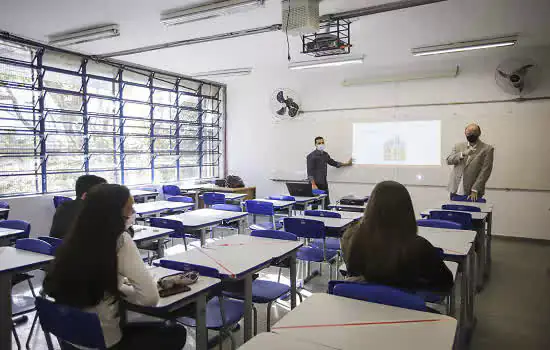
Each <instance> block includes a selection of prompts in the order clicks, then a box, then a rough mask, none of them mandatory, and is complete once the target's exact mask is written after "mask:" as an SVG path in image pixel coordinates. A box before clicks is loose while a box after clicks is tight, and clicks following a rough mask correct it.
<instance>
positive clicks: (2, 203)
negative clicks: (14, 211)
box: [0, 201, 10, 209]
mask: <svg viewBox="0 0 550 350" xmlns="http://www.w3.org/2000/svg"><path fill="white" fill-rule="evenodd" d="M0 208H3V209H9V208H10V204H9V203H8V202H5V201H0Z"/></svg>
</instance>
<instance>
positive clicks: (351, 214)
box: [322, 210, 363, 221]
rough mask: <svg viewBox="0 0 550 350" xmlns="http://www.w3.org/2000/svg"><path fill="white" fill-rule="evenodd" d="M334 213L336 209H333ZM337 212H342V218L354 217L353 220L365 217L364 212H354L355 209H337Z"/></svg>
mask: <svg viewBox="0 0 550 350" xmlns="http://www.w3.org/2000/svg"><path fill="white" fill-rule="evenodd" d="M322 211H328V212H331V211H330V210H322ZM332 212H333V213H334V212H335V211H332ZM336 213H338V214H340V217H341V218H342V219H352V220H355V221H357V220H361V218H362V217H363V213H357V212H353V211H337V212H336Z"/></svg>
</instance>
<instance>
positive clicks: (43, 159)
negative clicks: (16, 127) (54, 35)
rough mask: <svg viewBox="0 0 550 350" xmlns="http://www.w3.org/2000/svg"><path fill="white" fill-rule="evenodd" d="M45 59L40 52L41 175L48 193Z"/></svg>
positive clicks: (38, 55)
mask: <svg viewBox="0 0 550 350" xmlns="http://www.w3.org/2000/svg"><path fill="white" fill-rule="evenodd" d="M43 58H44V49H41V50H38V52H37V53H36V66H37V70H38V91H39V93H40V97H39V98H38V117H39V137H40V163H41V167H40V169H41V175H42V193H45V192H48V184H47V181H46V180H47V171H46V165H47V164H46V163H47V161H48V155H47V153H46V152H47V150H46V137H47V135H46V115H45V113H44V108H45V103H44V100H45V99H46V92H44V73H45V72H44V69H43V67H42V63H43V62H42V60H43Z"/></svg>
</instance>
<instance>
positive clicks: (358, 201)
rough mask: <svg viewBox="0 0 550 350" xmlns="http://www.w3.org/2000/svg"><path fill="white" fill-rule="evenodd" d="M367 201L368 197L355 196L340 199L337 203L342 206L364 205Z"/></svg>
mask: <svg viewBox="0 0 550 350" xmlns="http://www.w3.org/2000/svg"><path fill="white" fill-rule="evenodd" d="M368 200H369V196H364V197H356V196H345V197H342V199H340V201H339V203H340V204H342V205H365V203H367V202H368Z"/></svg>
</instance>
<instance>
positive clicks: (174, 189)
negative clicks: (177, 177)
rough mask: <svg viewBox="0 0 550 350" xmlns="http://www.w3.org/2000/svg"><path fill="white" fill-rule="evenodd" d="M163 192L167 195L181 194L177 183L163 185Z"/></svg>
mask: <svg viewBox="0 0 550 350" xmlns="http://www.w3.org/2000/svg"><path fill="white" fill-rule="evenodd" d="M162 193H163V194H164V195H165V196H166V195H168V196H181V190H180V188H179V187H178V186H176V185H164V186H162Z"/></svg>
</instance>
